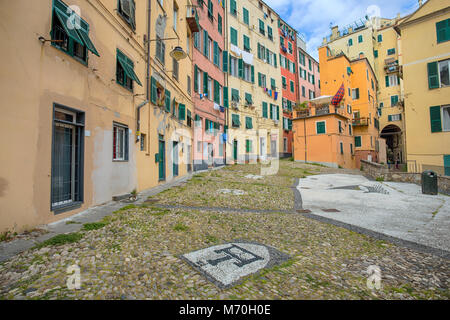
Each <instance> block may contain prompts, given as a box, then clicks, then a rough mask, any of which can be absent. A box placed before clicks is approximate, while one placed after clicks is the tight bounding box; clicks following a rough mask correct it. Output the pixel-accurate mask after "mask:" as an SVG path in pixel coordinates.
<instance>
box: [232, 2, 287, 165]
mask: <svg viewBox="0 0 450 320" xmlns="http://www.w3.org/2000/svg"><path fill="white" fill-rule="evenodd" d="M226 12H227V14H226V16H227V18H226V21H227V24H228V30H227V32H228V34H227V39H226V41H225V42H226V46H227V51H228V54H229V65H228V67H229V69H228V76H227V80H226V82H227V86H228V91H229V101H230V108H229V110H228V138H227V152H226V154H227V163H233V162H234V163H236V162H254V161H257V160H258V159H266V158H267V157H270V156H273V157H275V156H277V155H278V152H279V139H280V134H282V131H281V130H282V129H281V128H282V125H281V121H280V104H281V90H280V88H279V87H280V85H281V74H280V70H279V69H278V65H279V62H278V61H277V56H278V51H279V37H278V16H277V15H276V13H275V12H274V11H272V10H271V9H270V8H269V7H268V6H267V5H266V4H265V3H263V2H262V1H258V0H249V1H245V2H243V1H235V0H230V1H227V8H226Z"/></svg>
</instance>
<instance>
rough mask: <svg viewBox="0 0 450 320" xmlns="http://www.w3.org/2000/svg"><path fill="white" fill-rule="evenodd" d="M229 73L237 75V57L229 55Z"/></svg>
mask: <svg viewBox="0 0 450 320" xmlns="http://www.w3.org/2000/svg"><path fill="white" fill-rule="evenodd" d="M230 75H232V76H234V77H239V66H238V59H237V58H235V57H232V56H231V55H230Z"/></svg>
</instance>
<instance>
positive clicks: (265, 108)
mask: <svg viewBox="0 0 450 320" xmlns="http://www.w3.org/2000/svg"><path fill="white" fill-rule="evenodd" d="M262 116H263V118H266V119H267V102H263V103H262Z"/></svg>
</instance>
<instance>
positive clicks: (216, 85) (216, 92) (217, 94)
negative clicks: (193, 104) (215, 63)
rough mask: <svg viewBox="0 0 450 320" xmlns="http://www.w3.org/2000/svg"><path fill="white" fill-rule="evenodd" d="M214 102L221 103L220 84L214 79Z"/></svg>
mask: <svg viewBox="0 0 450 320" xmlns="http://www.w3.org/2000/svg"><path fill="white" fill-rule="evenodd" d="M214 102H215V103H217V104H220V85H219V82H217V81H216V80H214Z"/></svg>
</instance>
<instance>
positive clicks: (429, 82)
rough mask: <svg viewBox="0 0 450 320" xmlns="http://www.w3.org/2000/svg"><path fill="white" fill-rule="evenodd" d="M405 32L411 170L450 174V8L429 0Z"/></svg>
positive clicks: (401, 27)
mask: <svg viewBox="0 0 450 320" xmlns="http://www.w3.org/2000/svg"><path fill="white" fill-rule="evenodd" d="M396 30H397V31H398V33H399V34H400V35H401V45H402V53H403V54H402V62H401V67H402V69H403V81H404V88H405V119H406V121H405V125H406V158H407V164H408V171H410V172H421V171H423V170H427V169H431V170H434V171H436V172H437V173H439V174H446V175H450V87H449V85H450V82H449V66H450V41H449V40H450V6H449V3H448V1H445V0H429V1H427V2H426V3H425V4H423V5H421V6H420V7H419V9H417V10H416V11H415V12H414V13H412V14H411V15H410V16H409V17H408V18H407V19H405V20H404V21H403V22H401V23H400V24H399V25H398V26H397V27H396Z"/></svg>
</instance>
